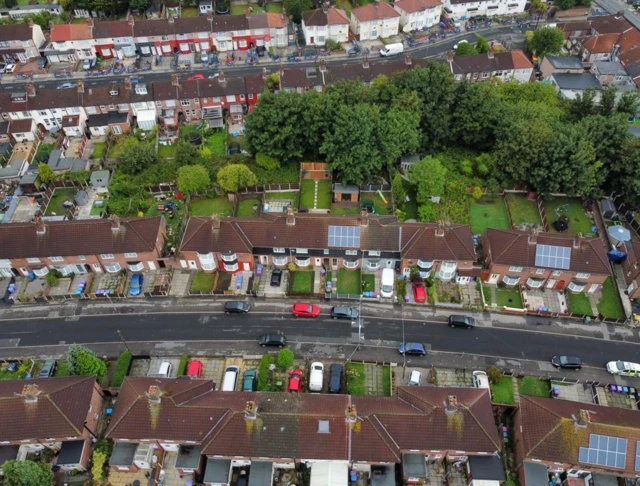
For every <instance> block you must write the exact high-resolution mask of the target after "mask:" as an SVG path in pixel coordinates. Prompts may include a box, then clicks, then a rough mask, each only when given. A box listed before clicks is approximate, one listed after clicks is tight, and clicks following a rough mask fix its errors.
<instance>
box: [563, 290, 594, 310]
mask: <svg viewBox="0 0 640 486" xmlns="http://www.w3.org/2000/svg"><path fill="white" fill-rule="evenodd" d="M566 296H567V301H568V303H569V309H570V310H571V312H573V313H574V314H580V315H582V316H592V315H593V311H592V310H591V304H590V303H589V298H588V297H587V295H586V294H584V293H583V292H580V293H579V294H574V293H573V292H567V293H566Z"/></svg>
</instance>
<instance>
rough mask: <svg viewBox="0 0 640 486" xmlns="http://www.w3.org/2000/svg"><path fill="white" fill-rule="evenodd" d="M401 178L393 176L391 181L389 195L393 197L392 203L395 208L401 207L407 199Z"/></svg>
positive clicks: (398, 175) (397, 175)
mask: <svg viewBox="0 0 640 486" xmlns="http://www.w3.org/2000/svg"><path fill="white" fill-rule="evenodd" d="M403 180H404V179H403V178H402V176H401V175H400V174H396V175H395V176H393V180H392V181H391V194H392V195H393V202H394V203H395V205H396V207H399V208H401V207H403V206H404V202H405V200H406V198H407V191H406V190H405V188H404V184H403Z"/></svg>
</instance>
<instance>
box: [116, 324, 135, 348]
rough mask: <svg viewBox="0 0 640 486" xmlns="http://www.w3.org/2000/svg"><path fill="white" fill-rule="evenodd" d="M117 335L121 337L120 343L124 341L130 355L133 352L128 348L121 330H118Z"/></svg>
mask: <svg viewBox="0 0 640 486" xmlns="http://www.w3.org/2000/svg"><path fill="white" fill-rule="evenodd" d="M116 333H118V336H119V337H120V341H122V344H124V347H125V348H126V349H127V351H129V353H131V350H130V349H129V346H127V342H126V341H125V340H124V336H123V335H122V333H121V332H120V329H118V330H116ZM131 354H133V353H131Z"/></svg>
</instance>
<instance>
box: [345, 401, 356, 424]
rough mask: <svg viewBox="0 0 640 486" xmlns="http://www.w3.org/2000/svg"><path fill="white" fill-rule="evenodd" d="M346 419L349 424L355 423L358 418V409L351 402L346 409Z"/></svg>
mask: <svg viewBox="0 0 640 486" xmlns="http://www.w3.org/2000/svg"><path fill="white" fill-rule="evenodd" d="M345 415H346V418H345V421H346V422H347V423H349V424H353V423H355V422H356V421H357V420H358V411H357V410H356V406H355V405H354V404H352V403H350V404H349V405H348V406H347V410H346V411H345Z"/></svg>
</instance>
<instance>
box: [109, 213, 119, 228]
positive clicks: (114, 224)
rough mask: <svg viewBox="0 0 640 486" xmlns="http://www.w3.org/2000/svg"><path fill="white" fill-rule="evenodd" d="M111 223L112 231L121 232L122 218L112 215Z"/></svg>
mask: <svg viewBox="0 0 640 486" xmlns="http://www.w3.org/2000/svg"><path fill="white" fill-rule="evenodd" d="M109 221H111V231H120V218H118V217H117V216H116V215H115V214H112V215H111V216H110V217H109Z"/></svg>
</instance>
